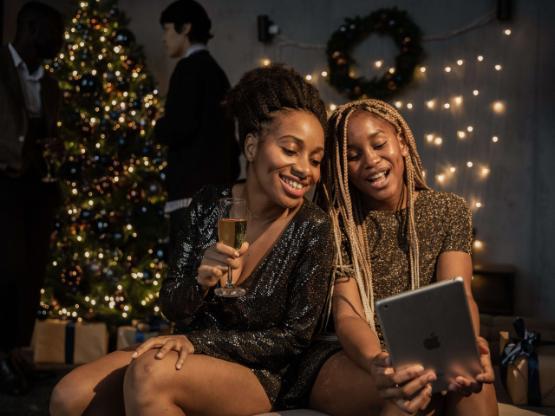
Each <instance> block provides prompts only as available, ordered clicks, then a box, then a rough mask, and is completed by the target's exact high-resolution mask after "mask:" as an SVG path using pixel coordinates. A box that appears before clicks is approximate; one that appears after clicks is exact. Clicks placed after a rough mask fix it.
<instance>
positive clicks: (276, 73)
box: [51, 66, 333, 415]
mask: <svg viewBox="0 0 555 416" xmlns="http://www.w3.org/2000/svg"><path fill="white" fill-rule="evenodd" d="M227 106H228V107H229V109H230V111H231V112H232V115H233V116H234V118H235V120H236V124H237V128H238V132H239V140H240V144H241V146H242V148H243V150H244V154H245V157H246V159H247V161H248V165H247V176H246V181H244V182H242V183H236V184H230V185H229V186H209V187H206V188H205V189H203V190H201V191H200V192H199V193H198V194H197V195H196V196H195V197H194V198H193V201H192V203H191V205H190V206H189V207H188V208H187V209H186V210H185V213H184V215H183V218H181V224H180V229H181V230H180V233H179V234H178V244H176V250H175V251H174V253H173V254H172V257H171V258H170V263H171V264H170V268H169V272H168V276H167V277H166V279H165V280H164V282H163V285H162V289H161V291H160V303H161V307H162V311H163V312H164V314H165V315H166V317H167V318H169V319H170V320H172V321H174V322H175V323H176V328H177V331H176V334H174V335H169V336H159V337H155V338H151V339H149V340H147V341H146V342H145V343H143V344H142V345H140V346H138V347H136V348H133V349H131V350H128V351H116V352H114V353H112V354H109V355H108V356H106V357H104V358H101V359H100V360H97V361H95V362H93V363H90V364H86V365H84V366H82V367H79V368H77V369H76V370H74V371H73V372H71V373H70V374H69V375H67V376H66V377H65V378H64V379H62V381H61V382H60V383H59V384H58V385H57V387H56V388H55V390H54V392H53V395H52V400H51V413H52V414H53V415H59V414H64V415H68V414H82V413H83V412H86V413H87V414H99V415H109V414H124V413H127V414H132V415H137V414H141V415H161V414H172V415H174V414H175V415H182V414H187V415H199V414H202V415H252V414H257V413H263V412H267V411H270V410H271V409H272V408H274V407H280V404H279V398H278V394H279V393H280V391H282V390H284V389H286V387H287V385H288V383H287V379H286V376H287V373H288V368H289V366H290V364H291V362H292V360H293V358H294V357H295V356H297V355H299V354H300V353H301V352H302V351H303V350H305V349H306V348H307V347H308V346H309V345H310V340H311V338H312V335H313V333H314V331H315V329H316V325H317V322H318V319H319V317H320V315H321V312H322V310H323V305H324V303H325V299H326V297H327V295H328V292H329V288H330V279H329V276H330V271H331V266H332V256H330V255H329V253H331V251H332V250H333V240H332V229H331V224H330V222H329V219H328V216H327V215H326V213H324V212H323V211H322V210H321V209H320V208H318V207H317V206H316V205H315V204H313V203H312V202H310V201H308V200H306V199H305V198H304V196H305V194H306V193H307V192H308V191H309V190H310V189H311V187H312V186H313V185H315V184H316V182H318V180H319V178H320V163H321V160H322V158H323V155H324V137H325V134H324V131H325V127H326V111H325V107H324V104H323V102H322V100H321V99H320V97H319V95H318V92H317V90H316V89H315V88H314V87H313V86H312V85H310V84H308V83H307V82H306V81H305V80H304V79H303V77H301V76H300V75H299V74H298V73H296V72H295V71H293V70H290V69H287V68H284V67H282V66H273V67H268V68H259V69H255V70H252V71H250V72H248V73H247V74H245V75H244V76H243V78H242V79H241V80H240V81H239V84H238V85H237V86H236V87H235V88H234V89H233V90H232V91H231V93H230V94H229V96H228V98H227ZM214 151H215V152H216V151H218V149H214ZM224 197H236V198H242V199H244V200H246V204H247V208H248V213H247V228H246V240H247V243H244V244H243V246H242V247H241V248H240V249H239V250H235V249H234V248H232V247H229V246H227V245H225V244H223V243H220V242H218V235H217V222H218V218H219V216H220V213H219V208H218V200H219V199H220V198H224ZM228 266H229V267H230V268H231V269H232V279H233V282H234V283H235V284H236V285H238V286H240V287H242V288H244V289H245V290H246V294H245V295H244V296H242V297H240V298H237V299H227V298H220V297H218V296H215V290H214V288H215V286H216V285H217V283H219V282H225V281H226V278H227V270H228ZM224 284H225V283H224Z"/></svg>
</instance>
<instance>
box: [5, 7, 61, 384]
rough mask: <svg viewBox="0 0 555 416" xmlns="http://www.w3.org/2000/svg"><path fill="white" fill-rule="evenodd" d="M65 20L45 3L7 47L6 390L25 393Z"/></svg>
mask: <svg viewBox="0 0 555 416" xmlns="http://www.w3.org/2000/svg"><path fill="white" fill-rule="evenodd" d="M63 33H64V24H63V18H62V16H61V14H60V13H59V12H58V11H56V10H55V9H53V8H52V7H50V6H47V5H45V4H43V3H39V2H34V1H33V2H29V3H26V4H25V5H24V6H23V7H22V8H21V10H20V11H19V14H18V16H17V31H16V35H15V39H14V41H13V42H12V43H8V44H7V45H3V46H2V47H1V48H0V229H1V230H2V232H1V234H0V328H2V334H3V335H2V337H1V342H0V387H1V388H2V390H4V391H6V392H9V393H21V392H24V391H25V389H26V387H27V380H26V379H25V375H24V374H23V372H22V371H21V367H20V365H19V364H18V362H19V361H18V360H17V359H16V358H14V357H16V356H17V354H16V352H17V351H18V349H19V347H23V346H28V345H29V344H30V341H31V335H32V332H33V326H34V321H35V317H36V312H37V309H38V306H39V301H40V289H41V287H42V285H43V282H44V274H45V271H46V264H47V262H48V252H49V241H50V235H51V232H52V227H53V224H54V215H55V209H56V207H57V205H58V204H59V189H58V185H57V184H56V183H47V182H45V181H44V180H43V178H44V177H45V175H46V168H45V160H44V157H43V150H44V145H45V143H47V142H48V141H49V140H53V138H54V136H55V128H56V122H57V119H58V110H59V104H60V94H59V90H58V84H57V82H56V81H55V80H54V79H53V78H52V77H51V76H50V75H49V74H48V73H47V72H46V71H45V70H44V69H43V67H42V62H43V61H44V60H45V59H52V58H54V57H55V56H56V55H57V54H58V52H59V51H60V48H61V46H62V42H63Z"/></svg>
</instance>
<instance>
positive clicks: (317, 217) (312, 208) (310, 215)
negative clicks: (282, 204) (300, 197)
mask: <svg viewBox="0 0 555 416" xmlns="http://www.w3.org/2000/svg"><path fill="white" fill-rule="evenodd" d="M297 218H298V219H299V220H300V221H301V222H308V223H311V224H313V225H315V226H319V227H322V226H324V227H331V221H330V218H329V215H328V214H327V213H326V212H325V211H324V210H323V209H322V208H320V207H319V206H318V205H316V204H315V203H314V202H312V201H309V200H305V201H304V203H303V206H302V207H301V210H300V212H299V214H298V216H297Z"/></svg>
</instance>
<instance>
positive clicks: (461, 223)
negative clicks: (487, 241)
mask: <svg viewBox="0 0 555 416" xmlns="http://www.w3.org/2000/svg"><path fill="white" fill-rule="evenodd" d="M440 195H442V196H444V197H445V198H446V199H447V200H446V204H445V206H446V214H445V216H446V227H447V229H446V234H445V238H444V240H443V244H442V247H441V252H444V251H463V252H465V253H468V254H470V253H471V247H472V214H471V212H470V210H469V209H468V207H467V205H466V203H465V201H464V199H463V198H461V197H459V196H457V195H454V194H440Z"/></svg>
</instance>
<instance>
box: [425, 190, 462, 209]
mask: <svg viewBox="0 0 555 416" xmlns="http://www.w3.org/2000/svg"><path fill="white" fill-rule="evenodd" d="M416 201H417V204H419V205H425V206H433V207H436V208H440V209H441V208H445V209H447V210H453V209H459V210H460V209H467V204H466V201H465V199H464V198H463V197H462V196H460V195H457V194H454V193H452V192H443V191H435V190H433V189H426V190H422V191H419V195H418V198H417V199H416Z"/></svg>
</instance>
